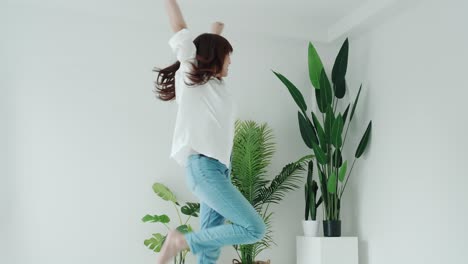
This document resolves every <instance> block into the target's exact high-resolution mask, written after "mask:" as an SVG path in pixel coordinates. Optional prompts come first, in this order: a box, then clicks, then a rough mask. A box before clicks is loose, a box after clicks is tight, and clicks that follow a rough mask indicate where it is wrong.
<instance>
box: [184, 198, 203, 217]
mask: <svg viewBox="0 0 468 264" xmlns="http://www.w3.org/2000/svg"><path fill="white" fill-rule="evenodd" d="M180 211H181V212H182V213H183V214H184V215H190V216H195V217H198V213H199V212H200V204H199V203H189V202H187V203H186V205H184V206H182V207H181V208H180Z"/></svg>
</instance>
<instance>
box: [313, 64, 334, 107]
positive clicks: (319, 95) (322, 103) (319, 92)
mask: <svg viewBox="0 0 468 264" xmlns="http://www.w3.org/2000/svg"><path fill="white" fill-rule="evenodd" d="M315 99H316V101H317V105H318V108H319V110H320V112H322V113H325V112H326V111H327V110H328V108H331V104H332V101H333V95H332V90H331V86H330V81H329V80H328V77H327V74H326V73H325V69H322V71H321V74H320V89H316V90H315Z"/></svg>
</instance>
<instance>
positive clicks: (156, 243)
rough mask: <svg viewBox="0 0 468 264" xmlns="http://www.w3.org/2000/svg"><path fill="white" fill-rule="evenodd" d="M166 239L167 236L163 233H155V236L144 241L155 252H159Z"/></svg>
mask: <svg viewBox="0 0 468 264" xmlns="http://www.w3.org/2000/svg"><path fill="white" fill-rule="evenodd" d="M165 240H166V237H165V236H163V235H161V234H160V233H157V234H153V237H151V238H149V239H145V241H144V242H143V243H144V244H145V246H147V247H148V248H149V249H151V250H153V251H154V252H159V251H161V247H162V245H163V243H164V241H165Z"/></svg>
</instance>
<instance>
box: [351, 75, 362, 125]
mask: <svg viewBox="0 0 468 264" xmlns="http://www.w3.org/2000/svg"><path fill="white" fill-rule="evenodd" d="M361 88H362V84H361V86H360V87H359V91H358V94H357V96H356V99H355V100H354V104H353V109H352V110H351V116H350V117H349V122H351V120H353V116H354V111H355V110H356V105H357V103H358V101H359V95H360V94H361Z"/></svg>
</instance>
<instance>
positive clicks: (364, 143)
mask: <svg viewBox="0 0 468 264" xmlns="http://www.w3.org/2000/svg"><path fill="white" fill-rule="evenodd" d="M371 130H372V121H370V122H369V125H367V129H366V132H365V133H364V135H363V136H362V138H361V142H359V146H358V148H357V150H356V155H355V157H356V158H357V159H358V158H359V157H361V155H362V153H364V151H365V150H366V147H367V143H368V142H369V138H370V134H371Z"/></svg>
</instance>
